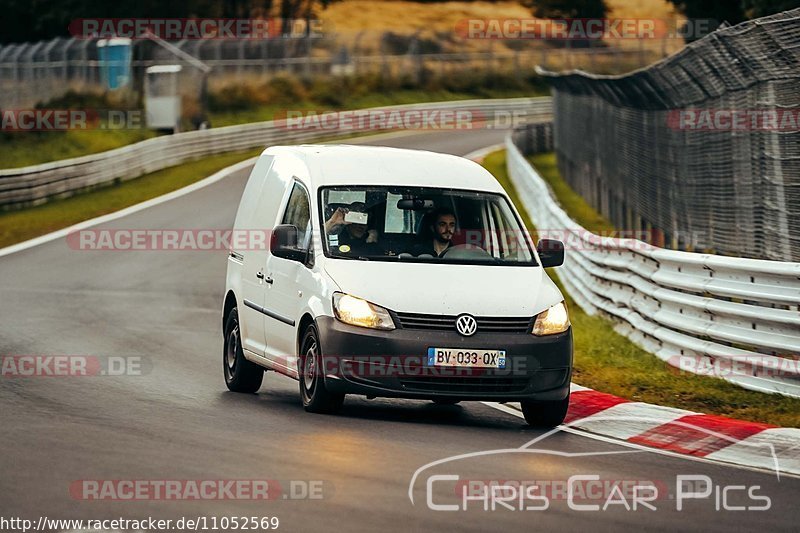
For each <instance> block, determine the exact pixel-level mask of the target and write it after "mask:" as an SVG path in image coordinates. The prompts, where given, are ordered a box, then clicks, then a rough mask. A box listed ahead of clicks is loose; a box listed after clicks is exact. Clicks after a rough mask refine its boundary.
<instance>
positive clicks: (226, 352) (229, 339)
mask: <svg viewBox="0 0 800 533" xmlns="http://www.w3.org/2000/svg"><path fill="white" fill-rule="evenodd" d="M222 372H223V373H224V375H225V385H227V386H228V390H231V391H233V392H247V393H254V392H256V391H258V389H259V388H260V387H261V381H262V380H263V379H264V369H263V368H261V367H260V366H258V365H257V364H255V363H252V362H250V361H248V360H247V359H245V358H244V352H243V351H242V337H241V334H240V330H239V313H238V311H237V310H236V308H235V307H234V308H233V309H231V311H230V313H228V319H227V320H226V321H225V341H224V342H223V345H222Z"/></svg>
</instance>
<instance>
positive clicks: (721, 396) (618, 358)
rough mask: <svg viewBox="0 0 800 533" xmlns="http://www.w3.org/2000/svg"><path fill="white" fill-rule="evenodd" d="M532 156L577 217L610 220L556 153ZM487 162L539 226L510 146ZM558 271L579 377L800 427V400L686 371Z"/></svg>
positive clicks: (684, 405) (695, 407)
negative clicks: (575, 291)
mask: <svg viewBox="0 0 800 533" xmlns="http://www.w3.org/2000/svg"><path fill="white" fill-rule="evenodd" d="M532 159H533V162H534V163H535V164H536V166H537V170H538V171H539V172H540V173H541V174H542V177H543V178H545V180H547V181H548V183H550V185H551V187H553V190H554V191H555V192H556V195H557V196H558V200H559V202H561V204H562V206H564V209H566V211H567V213H569V215H570V216H571V217H573V218H574V219H576V220H577V221H578V222H580V223H581V225H583V226H584V227H586V228H587V229H595V230H596V229H598V227H600V228H601V229H602V227H604V226H605V225H606V224H607V222H608V221H604V220H603V217H602V216H600V215H599V214H598V213H596V212H593V210H592V209H591V208H590V207H589V206H588V205H586V203H585V202H583V201H582V200H581V201H580V202H579V201H577V200H576V199H575V198H574V197H575V196H577V195H576V194H575V193H574V191H572V190H571V189H569V187H568V186H566V183H565V182H564V181H563V180H562V179H561V177H560V176H559V175H558V171H557V169H556V167H555V161H554V158H553V157H551V155H550V154H544V155H539V156H535V157H534V158H532ZM483 165H484V166H485V167H486V168H487V169H488V170H489V171H490V172H492V173H493V174H494V175H495V176H496V177H497V179H498V181H499V182H500V183H501V184H502V185H503V187H504V188H505V189H506V191H507V192H508V194H509V196H511V199H512V200H513V201H514V204H515V205H516V206H517V207H518V208H519V210H520V214H521V215H522V218H523V221H524V222H525V224H526V225H527V226H528V228H529V229H530V230H531V231H533V230H534V226H533V224H532V223H531V219H530V217H529V215H528V213H527V212H526V211H525V209H524V208H523V207H522V205H523V204H522V202H520V201H519V198H518V196H517V193H516V191H515V189H514V186H513V185H512V184H511V181H510V180H509V177H508V174H507V172H506V166H505V151H498V152H493V153H492V154H489V155H488V156H487V157H486V158H485V159H484V161H483ZM578 199H580V197H578ZM605 229H609V228H607V227H606V228H605ZM612 229H613V227H612ZM557 272H558V270H557V269H556V270H555V271H554V270H553V269H550V272H549V274H550V277H551V278H552V279H553V280H554V281H555V282H556V283H558V284H559V288H560V289H561V292H562V293H563V294H564V297H565V298H566V301H567V306H568V307H569V310H570V319H571V321H572V326H573V335H574V341H575V373H574V376H573V380H574V381H575V383H578V384H580V385H583V386H585V387H590V388H592V389H597V390H599V391H602V392H607V393H610V394H615V395H617V396H621V397H623V398H627V399H629V400H634V401H638V402H647V403H654V404H658V405H664V406H669V407H677V408H680V409H688V410H690V411H698V412H702V413H708V414H715V415H723V416H729V417H732V418H738V419H741V420H751V421H753V422H763V423H767V424H775V425H778V426H784V427H800V400H798V399H794V398H787V397H785V396H780V395H777V394H763V393H759V392H752V391H748V390H745V389H742V388H740V387H737V386H736V385H733V384H731V383H728V382H727V381H724V380H722V379H716V378H710V377H705V376H696V375H693V374H689V373H681V372H680V371H679V370H677V369H676V368H673V367H671V366H669V365H668V364H667V363H665V362H663V361H661V360H660V359H659V358H658V357H656V356H655V355H653V354H651V353H649V352H647V351H645V350H643V349H642V348H640V347H639V346H637V345H636V344H634V343H633V342H631V341H630V340H628V339H627V338H626V337H623V336H622V335H620V334H618V333H617V332H615V331H614V329H613V323H612V322H611V321H609V320H607V319H605V318H602V317H599V316H589V315H587V314H586V313H584V312H583V310H582V309H581V308H580V307H578V305H577V304H576V303H575V302H574V301H573V300H572V299H571V298H570V297H569V294H568V293H567V292H566V290H565V289H564V287H563V286H562V285H561V283H560V282H559V280H558V274H557Z"/></svg>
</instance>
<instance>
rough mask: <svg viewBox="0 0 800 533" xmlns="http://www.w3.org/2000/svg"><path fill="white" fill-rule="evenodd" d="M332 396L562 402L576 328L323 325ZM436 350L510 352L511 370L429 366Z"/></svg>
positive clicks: (325, 321) (324, 320)
mask: <svg viewBox="0 0 800 533" xmlns="http://www.w3.org/2000/svg"><path fill="white" fill-rule="evenodd" d="M316 325H317V330H318V332H319V336H320V344H321V347H322V355H323V358H324V359H323V361H324V365H325V385H326V387H327V388H328V389H329V390H330V391H332V392H340V393H347V394H363V395H366V396H382V397H393V398H416V399H435V398H448V399H458V400H489V401H521V400H537V401H551V400H562V399H564V398H566V397H567V395H568V394H569V384H570V378H571V375H572V328H570V329H569V330H567V331H566V332H564V333H560V334H557V335H550V336H547V337H536V336H534V335H531V334H527V333H513V334H512V333H477V334H475V335H473V336H471V337H463V336H461V335H460V334H458V333H457V332H456V331H429V330H418V329H395V330H392V331H380V330H373V329H368V328H361V327H357V326H350V325H348V324H344V323H342V322H339V321H338V320H336V319H335V318H333V317H319V318H317V320H316ZM429 347H440V348H441V347H444V348H464V349H477V350H505V352H506V367H505V368H504V369H467V368H456V369H454V368H444V369H443V368H441V367H435V368H433V367H429V366H428V365H427V351H428V348H429Z"/></svg>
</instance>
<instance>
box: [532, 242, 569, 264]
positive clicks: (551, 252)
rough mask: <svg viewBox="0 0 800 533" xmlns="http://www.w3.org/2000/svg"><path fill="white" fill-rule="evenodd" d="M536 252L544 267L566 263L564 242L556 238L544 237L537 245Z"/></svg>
mask: <svg viewBox="0 0 800 533" xmlns="http://www.w3.org/2000/svg"><path fill="white" fill-rule="evenodd" d="M536 252H537V253H538V254H539V260H540V261H541V262H542V266H543V267H557V266H561V265H563V264H564V243H563V242H561V241H557V240H554V239H542V240H540V241H539V244H537V245H536Z"/></svg>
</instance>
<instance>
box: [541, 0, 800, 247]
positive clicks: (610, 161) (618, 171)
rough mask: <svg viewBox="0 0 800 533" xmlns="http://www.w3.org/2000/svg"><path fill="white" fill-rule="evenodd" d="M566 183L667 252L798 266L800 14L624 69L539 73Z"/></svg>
mask: <svg viewBox="0 0 800 533" xmlns="http://www.w3.org/2000/svg"><path fill="white" fill-rule="evenodd" d="M540 72H541V73H543V74H544V75H545V76H546V77H547V78H548V81H550V82H551V84H552V86H553V89H554V113H555V123H554V144H555V150H556V152H557V155H558V165H559V168H560V171H561V173H562V175H563V176H564V178H565V179H566V180H567V182H568V183H569V184H570V185H571V186H572V187H573V188H574V189H575V190H576V191H577V192H578V193H579V194H581V195H582V196H583V197H584V198H585V199H586V200H587V201H588V202H589V203H590V204H591V205H592V206H593V207H594V208H596V209H597V210H599V211H600V212H601V213H603V214H604V215H606V216H607V217H608V218H609V219H610V220H611V221H612V222H613V223H614V224H615V225H617V227H619V228H626V229H633V230H640V229H645V230H655V231H656V232H658V233H660V234H661V235H663V242H662V243H656V244H659V245H662V246H663V245H666V246H668V247H672V248H676V249H682V250H690V251H707V252H712V253H719V254H724V255H734V256H742V257H751V258H760V259H772V260H780V261H800V224H798V220H800V125H798V122H800V9H795V10H791V11H787V12H784V13H780V14H777V15H773V16H770V17H765V18H762V19H757V20H753V21H749V22H745V23H742V24H739V25H736V26H733V27H727V28H723V29H721V30H718V31H716V32H714V33H713V34H711V35H709V36H708V37H706V38H704V39H701V40H699V41H696V42H695V43H693V44H691V45H689V46H687V47H686V48H685V49H683V50H682V51H680V52H679V53H677V54H675V55H673V56H671V57H669V58H667V59H665V60H663V61H661V62H659V63H656V64H654V65H652V66H650V67H648V68H646V69H642V70H639V71H636V72H633V73H631V74H628V75H624V76H597V75H588V74H585V73H582V72H563V73H554V72H550V71H544V70H540Z"/></svg>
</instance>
